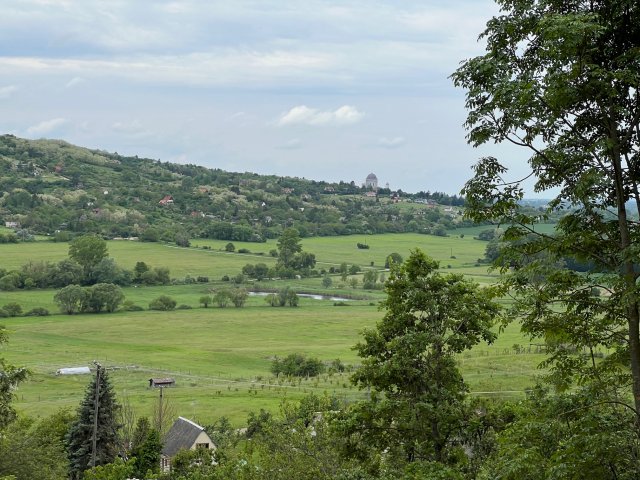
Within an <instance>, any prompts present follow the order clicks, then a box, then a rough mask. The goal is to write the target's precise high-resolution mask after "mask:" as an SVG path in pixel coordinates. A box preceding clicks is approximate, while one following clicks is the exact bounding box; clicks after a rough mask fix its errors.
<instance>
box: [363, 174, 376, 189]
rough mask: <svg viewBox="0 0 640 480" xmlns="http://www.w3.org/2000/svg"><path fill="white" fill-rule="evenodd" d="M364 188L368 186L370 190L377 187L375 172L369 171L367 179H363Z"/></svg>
mask: <svg viewBox="0 0 640 480" xmlns="http://www.w3.org/2000/svg"><path fill="white" fill-rule="evenodd" d="M364 186H365V188H369V189H371V190H377V189H378V177H376V175H375V173H370V174H369V175H367V179H366V180H365V181H364Z"/></svg>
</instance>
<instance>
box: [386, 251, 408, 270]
mask: <svg viewBox="0 0 640 480" xmlns="http://www.w3.org/2000/svg"><path fill="white" fill-rule="evenodd" d="M403 261H404V259H403V258H402V255H400V254H399V253H397V252H393V253H390V254H389V255H388V256H387V258H386V259H385V260H384V268H391V265H393V264H394V263H395V264H397V265H400V264H401V263H402V262H403Z"/></svg>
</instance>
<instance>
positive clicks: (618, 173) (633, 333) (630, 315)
mask: <svg viewBox="0 0 640 480" xmlns="http://www.w3.org/2000/svg"><path fill="white" fill-rule="evenodd" d="M611 130H612V132H613V138H612V140H613V145H614V146H613V148H612V163H613V170H614V182H615V190H616V206H617V209H618V212H617V213H618V229H619V233H620V250H621V251H622V252H624V251H625V250H627V249H628V248H629V247H630V246H631V235H630V232H629V221H628V219H627V209H626V206H625V196H624V186H623V185H624V181H623V177H622V175H623V174H622V161H621V156H620V150H619V147H618V142H617V140H618V138H617V134H616V132H617V127H616V126H613V127H612V129H611ZM622 268H623V277H624V285H625V293H626V292H629V293H630V292H633V291H634V290H635V288H636V280H637V278H638V275H637V274H636V273H635V271H634V266H633V262H632V261H631V259H629V258H626V252H625V259H624V260H623V265H622ZM638 307H639V305H638V300H637V298H636V297H635V294H634V299H633V300H631V301H629V305H627V307H626V309H627V324H628V330H629V356H630V363H631V376H632V379H633V384H632V391H633V400H634V407H635V409H636V414H638V412H640V314H639V311H638ZM639 420H640V419H639ZM638 425H639V426H640V422H638Z"/></svg>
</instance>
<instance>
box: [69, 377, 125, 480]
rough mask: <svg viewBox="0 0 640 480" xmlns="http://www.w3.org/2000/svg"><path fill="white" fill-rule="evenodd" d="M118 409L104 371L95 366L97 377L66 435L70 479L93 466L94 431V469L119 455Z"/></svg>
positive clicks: (80, 476)
mask: <svg viewBox="0 0 640 480" xmlns="http://www.w3.org/2000/svg"><path fill="white" fill-rule="evenodd" d="M96 398H97V402H96ZM96 403H97V408H96ZM118 408H119V405H118V404H117V403H116V397H115V393H114V392H113V387H112V386H111V383H110V382H109V376H108V374H107V371H106V370H105V369H104V368H102V367H101V366H100V365H98V368H97V371H96V376H95V377H94V378H93V380H92V381H91V383H90V384H89V386H88V387H87V391H86V394H85V396H84V400H83V401H82V403H81V404H80V408H79V409H78V418H77V419H76V421H75V422H74V423H73V425H72V426H71V428H70V429H69V433H68V435H67V455H68V458H69V473H70V476H71V478H72V479H80V478H82V473H83V472H84V471H85V470H87V469H89V468H91V467H92V466H94V465H93V461H92V456H93V444H94V429H95V465H96V466H97V465H105V464H107V463H111V462H113V461H114V460H115V458H116V454H117V452H118V427H119V426H118V423H117V421H116V418H117V411H118ZM96 410H97V422H96Z"/></svg>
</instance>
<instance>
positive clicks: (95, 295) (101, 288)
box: [87, 283, 124, 313]
mask: <svg viewBox="0 0 640 480" xmlns="http://www.w3.org/2000/svg"><path fill="white" fill-rule="evenodd" d="M87 293H88V298H87V307H88V308H89V309H91V310H92V311H94V312H96V313H99V312H101V311H102V310H103V309H104V310H105V311H107V312H109V313H112V312H115V311H116V310H117V309H118V307H119V306H120V304H121V303H122V302H123V301H124V293H122V289H121V288H120V287H119V286H117V285H114V284H113V283H97V284H95V285H93V286H92V287H89V288H88V289H87Z"/></svg>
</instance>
